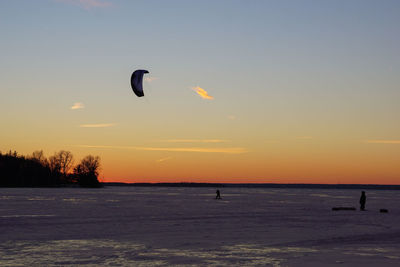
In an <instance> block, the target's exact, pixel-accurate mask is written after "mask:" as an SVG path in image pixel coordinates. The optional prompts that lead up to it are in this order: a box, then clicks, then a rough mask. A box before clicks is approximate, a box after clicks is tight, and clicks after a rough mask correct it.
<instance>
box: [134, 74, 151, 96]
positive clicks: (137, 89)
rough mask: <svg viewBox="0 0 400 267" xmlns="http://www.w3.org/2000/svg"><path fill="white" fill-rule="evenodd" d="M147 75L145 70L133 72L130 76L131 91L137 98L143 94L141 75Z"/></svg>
mask: <svg viewBox="0 0 400 267" xmlns="http://www.w3.org/2000/svg"><path fill="white" fill-rule="evenodd" d="M145 73H149V72H148V71H147V70H135V71H134V72H133V73H132V76H131V86H132V90H133V92H134V93H135V95H137V96H138V97H141V96H144V93H143V75H144V74H145Z"/></svg>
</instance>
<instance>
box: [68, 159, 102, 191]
mask: <svg viewBox="0 0 400 267" xmlns="http://www.w3.org/2000/svg"><path fill="white" fill-rule="evenodd" d="M99 170H100V158H99V157H98V156H96V157H94V156H92V155H88V156H86V157H84V158H83V159H82V160H81V162H80V163H79V164H78V165H77V166H76V167H75V168H74V176H75V178H76V180H77V181H78V183H79V185H80V186H83V187H100V183H99V180H98V175H99Z"/></svg>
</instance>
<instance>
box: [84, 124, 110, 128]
mask: <svg viewBox="0 0 400 267" xmlns="http://www.w3.org/2000/svg"><path fill="white" fill-rule="evenodd" d="M114 125H115V123H98V124H81V125H79V127H81V128H106V127H112V126H114Z"/></svg>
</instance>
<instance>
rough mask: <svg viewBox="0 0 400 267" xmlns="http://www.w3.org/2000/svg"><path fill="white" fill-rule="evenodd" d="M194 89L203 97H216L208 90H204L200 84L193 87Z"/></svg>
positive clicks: (210, 98)
mask: <svg viewBox="0 0 400 267" xmlns="http://www.w3.org/2000/svg"><path fill="white" fill-rule="evenodd" d="M192 90H194V91H195V92H196V93H197V94H198V95H199V96H200V97H201V98H203V99H208V100H212V99H214V97H212V96H210V95H209V94H208V92H207V91H206V90H204V89H203V88H201V87H199V86H196V87H192Z"/></svg>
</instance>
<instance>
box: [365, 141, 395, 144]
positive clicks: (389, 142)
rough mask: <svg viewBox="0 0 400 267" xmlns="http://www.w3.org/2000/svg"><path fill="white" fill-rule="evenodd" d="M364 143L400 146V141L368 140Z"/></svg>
mask: <svg viewBox="0 0 400 267" xmlns="http://www.w3.org/2000/svg"><path fill="white" fill-rule="evenodd" d="M364 143H367V144H396V145H399V144H400V140H366V141H364Z"/></svg>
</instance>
